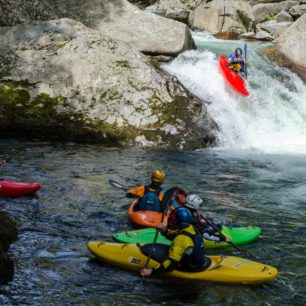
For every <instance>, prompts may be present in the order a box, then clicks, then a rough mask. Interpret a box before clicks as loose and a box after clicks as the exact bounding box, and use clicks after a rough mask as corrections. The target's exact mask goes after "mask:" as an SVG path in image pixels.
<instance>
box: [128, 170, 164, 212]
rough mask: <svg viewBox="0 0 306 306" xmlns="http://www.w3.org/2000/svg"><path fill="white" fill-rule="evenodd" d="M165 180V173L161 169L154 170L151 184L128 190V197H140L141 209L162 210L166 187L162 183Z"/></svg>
mask: <svg viewBox="0 0 306 306" xmlns="http://www.w3.org/2000/svg"><path fill="white" fill-rule="evenodd" d="M164 181H165V173H164V172H163V171H162V170H160V169H157V170H154V171H153V172H152V175H151V183H150V184H149V185H141V186H138V187H135V188H132V189H129V190H127V192H126V196H127V197H128V198H139V206H138V208H139V210H150V211H157V212H161V211H162V207H161V202H162V200H163V197H164V193H165V192H166V189H163V188H162V187H161V185H162V184H163V183H164Z"/></svg>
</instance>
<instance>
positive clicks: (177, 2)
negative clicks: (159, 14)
mask: <svg viewBox="0 0 306 306" xmlns="http://www.w3.org/2000/svg"><path fill="white" fill-rule="evenodd" d="M203 2H209V1H203V0H188V1H186V0H158V1H157V2H155V3H154V5H151V6H149V7H148V9H153V10H154V9H158V10H165V11H166V10H168V9H172V10H173V9H184V10H189V11H192V10H194V9H195V8H196V7H197V6H199V5H200V4H202V3H203Z"/></svg>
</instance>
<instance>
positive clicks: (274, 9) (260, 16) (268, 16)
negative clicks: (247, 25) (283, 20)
mask: <svg viewBox="0 0 306 306" xmlns="http://www.w3.org/2000/svg"><path fill="white" fill-rule="evenodd" d="M297 3H298V2H297V1H282V2H277V3H260V4H256V5H254V6H253V13H254V16H255V21H256V23H261V22H264V21H267V20H272V19H275V17H276V15H277V14H278V13H280V12H281V11H289V9H290V8H291V7H292V6H294V5H296V4H297Z"/></svg>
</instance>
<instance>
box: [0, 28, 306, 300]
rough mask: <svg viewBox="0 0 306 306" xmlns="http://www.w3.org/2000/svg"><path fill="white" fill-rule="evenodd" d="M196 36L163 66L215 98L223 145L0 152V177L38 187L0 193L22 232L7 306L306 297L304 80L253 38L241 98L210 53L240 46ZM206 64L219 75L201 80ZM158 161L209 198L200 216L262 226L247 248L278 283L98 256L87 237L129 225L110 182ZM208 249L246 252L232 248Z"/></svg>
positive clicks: (0, 291)
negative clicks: (183, 276)
mask: <svg viewBox="0 0 306 306" xmlns="http://www.w3.org/2000/svg"><path fill="white" fill-rule="evenodd" d="M194 35H195V38H196V41H197V44H198V46H199V47H200V49H199V50H198V51H189V52H186V53H185V54H184V55H183V56H181V57H178V58H177V59H176V60H175V61H174V62H172V63H170V64H168V65H167V66H166V67H165V69H167V70H168V71H169V72H171V73H173V74H175V75H176V76H177V77H178V78H180V80H181V81H182V82H183V83H184V85H185V86H186V87H188V88H189V89H190V90H192V91H193V92H194V93H196V94H197V95H198V96H199V97H201V98H203V99H204V98H205V100H206V101H207V102H208V103H209V104H208V107H209V111H210V112H211V115H212V116H214V118H215V120H216V121H217V122H218V124H219V127H220V135H219V140H220V147H218V148H215V149H211V150H197V151H188V152H165V151H157V150H155V151H154V150H153V151H152V150H150V151H147V150H145V149H140V148H130V149H121V148H105V147H102V146H99V145H80V144H74V143H49V142H42V141H14V140H1V141H0V158H1V159H7V160H8V163H7V164H6V165H5V166H3V167H2V168H1V177H3V178H9V179H14V180H18V181H27V182H33V181H38V182H41V184H42V188H41V190H39V191H38V192H37V194H36V195H35V196H33V197H22V198H18V199H7V198H0V208H1V209H2V210H5V211H7V212H9V213H10V214H11V215H13V216H14V217H16V218H17V219H18V220H20V227H21V233H20V235H19V239H18V241H16V242H15V243H14V244H13V245H12V246H11V249H10V255H11V256H12V257H13V259H14V262H15V267H16V271H15V278H14V280H13V281H12V282H10V283H9V284H7V285H5V286H1V288H0V304H1V305H146V304H150V305H258V306H259V305H305V304H306V282H305V279H306V245H305V236H306V225H305V215H306V200H305V199H306V184H305V181H306V149H305V148H306V146H305V144H306V138H305V134H304V124H305V123H304V121H303V120H302V119H303V116H304V113H303V109H304V108H305V104H306V99H304V97H305V96H304V95H305V87H304V85H303V84H302V83H301V81H300V80H299V79H298V78H297V77H296V76H295V75H294V74H291V73H289V72H288V71H286V70H282V69H280V68H277V67H275V66H273V65H272V64H271V63H268V62H266V63H267V65H268V67H267V66H265V65H264V63H265V60H264V58H263V57H262V56H261V55H260V49H261V47H262V45H260V44H256V43H254V44H249V56H250V62H251V67H250V77H249V78H250V79H251V80H250V82H249V86H250V89H251V92H252V95H251V97H250V98H249V99H245V98H240V97H237V96H236V95H235V94H234V93H233V92H231V91H229V89H228V88H227V87H226V84H225V83H224V80H222V79H221V78H220V76H219V75H218V74H217V72H216V71H215V65H214V64H216V61H217V60H216V56H215V55H214V54H213V52H215V53H216V54H221V53H228V52H230V51H231V48H232V46H233V45H232V44H239V42H232V44H231V42H223V41H222V42H219V41H215V40H214V39H213V38H211V37H210V36H207V35H206V36H205V35H202V34H197V33H195V34H194ZM240 43H241V42H240ZM205 65H206V66H205ZM261 67H264V68H262V69H263V71H261ZM203 69H204V70H205V69H207V70H206V71H207V73H208V72H209V73H211V78H210V77H207V78H206V79H205V82H204V81H203V80H202V78H205V77H206V74H205V73H203ZM270 70H271V71H270ZM275 70H277V73H278V74H276V73H275ZM269 71H270V72H269ZM269 73H270V74H269ZM188 76H189V77H188ZM261 77H264V78H265V79H261ZM270 78H272V79H273V80H270ZM202 81H203V82H202ZM201 82H202V83H201ZM260 82H264V84H265V85H266V86H265V87H264V88H263V89H260V87H259V83H260ZM269 82H270V83H269ZM201 84H202V85H201ZM270 91H272V92H271V93H270ZM222 97H223V98H222ZM207 102H205V103H207ZM277 102H278V103H279V104H277ZM258 103H259V104H260V105H258ZM222 110H223V111H224V112H225V113H226V115H224V114H223V115H222ZM265 110H266V111H265ZM268 111H269V114H266V112H268ZM265 114H266V117H265V118H262V116H264V115H265ZM232 132H233V134H232ZM270 132H271V134H270ZM303 136H304V137H303ZM154 168H162V169H164V170H165V172H166V175H167V176H166V186H167V187H172V186H174V185H176V186H181V187H183V188H184V189H186V190H187V191H188V192H194V193H197V194H199V195H200V196H201V197H202V198H203V199H205V201H204V204H203V206H202V211H203V212H204V213H205V214H206V215H208V216H210V217H213V218H214V219H215V220H216V221H219V222H222V223H224V224H227V225H235V226H247V225H256V226H259V227H261V228H262V235H261V236H260V238H259V239H258V240H257V241H255V242H254V243H251V244H248V245H246V246H244V247H243V248H245V249H247V250H249V251H251V252H252V253H255V254H256V255H257V256H258V257H259V259H258V261H260V262H263V263H266V264H270V265H273V266H275V267H277V268H278V269H279V276H278V277H277V279H276V280H275V281H273V282H272V283H269V284H265V285H261V286H243V285H228V284H214V283H208V282H207V283H201V282H200V283H199V282H190V281H188V282H185V281H182V280H180V281H178V280H173V279H172V280H171V279H162V278H157V279H156V278H155V279H154V278H149V279H145V280H143V281H142V280H141V278H140V277H139V276H138V275H137V274H136V273H132V272H130V271H125V270H122V269H119V268H114V267H111V266H109V265H106V264H100V263H98V262H97V261H96V260H94V258H93V256H92V255H91V254H90V253H89V251H88V250H87V249H86V242H88V241H90V240H106V241H111V240H112V239H111V236H112V234H113V233H116V232H118V231H124V230H127V229H129V228H130V227H129V225H128V223H127V216H126V214H127V204H128V200H127V199H126V198H125V196H124V193H123V192H122V191H120V190H117V189H114V188H113V187H111V186H109V184H108V180H109V179H114V180H117V181H120V182H122V183H123V184H126V185H128V186H135V185H137V184H141V183H144V182H148V180H149V175H150V172H151V171H152V169H154ZM209 253H210V254H231V255H235V256H244V257H246V256H245V255H241V254H239V253H238V252H237V251H235V250H233V249H228V250H221V249H220V250H214V251H211V250H210V251H209ZM246 258H247V257H246Z"/></svg>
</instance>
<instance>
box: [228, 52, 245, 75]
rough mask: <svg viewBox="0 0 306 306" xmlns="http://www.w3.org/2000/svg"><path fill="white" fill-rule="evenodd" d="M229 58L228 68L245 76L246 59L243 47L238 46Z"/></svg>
mask: <svg viewBox="0 0 306 306" xmlns="http://www.w3.org/2000/svg"><path fill="white" fill-rule="evenodd" d="M227 60H228V68H229V69H231V70H233V71H235V72H236V73H238V74H240V75H241V76H242V77H244V78H245V60H244V58H243V57H242V49H241V48H237V49H236V50H235V53H234V54H230V55H229V56H228V58H227Z"/></svg>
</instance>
